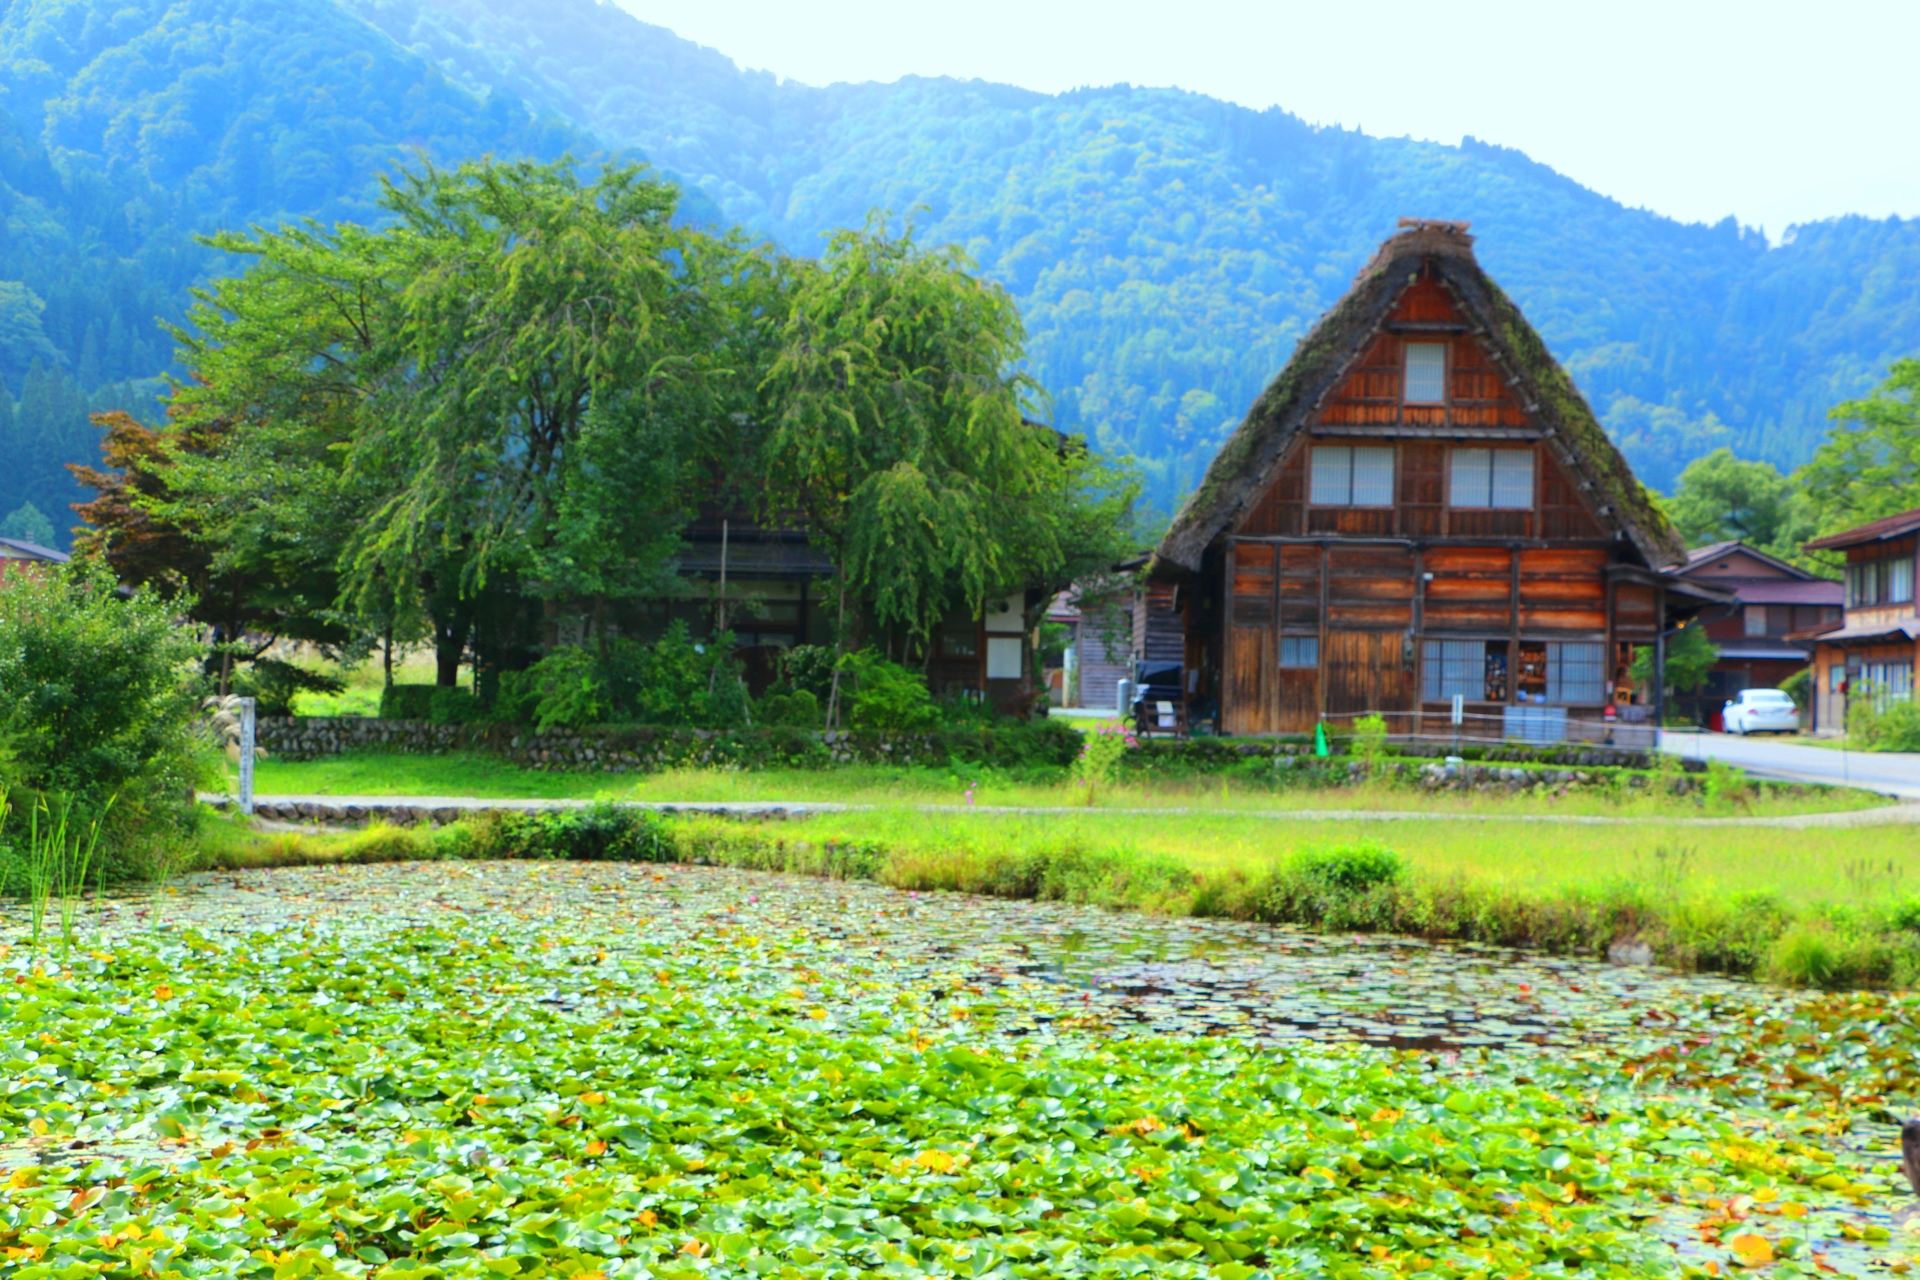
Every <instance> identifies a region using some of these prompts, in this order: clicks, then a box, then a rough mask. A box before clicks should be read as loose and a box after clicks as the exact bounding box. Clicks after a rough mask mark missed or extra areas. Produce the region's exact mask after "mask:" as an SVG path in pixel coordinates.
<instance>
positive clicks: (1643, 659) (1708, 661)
mask: <svg viewBox="0 0 1920 1280" xmlns="http://www.w3.org/2000/svg"><path fill="white" fill-rule="evenodd" d="M1718 661H1720V649H1719V647H1718V646H1717V645H1715V644H1714V643H1713V641H1712V640H1710V639H1708V638H1707V629H1706V628H1705V627H1703V626H1699V625H1697V624H1696V625H1694V626H1690V627H1684V628H1682V629H1681V630H1679V631H1676V632H1675V633H1674V634H1673V635H1671V636H1669V637H1667V653H1666V668H1667V688H1669V689H1671V690H1673V691H1674V692H1675V693H1692V692H1693V691H1694V690H1695V689H1698V688H1699V687H1700V686H1701V685H1703V684H1705V683H1706V682H1707V676H1708V674H1709V673H1710V672H1712V670H1713V664H1714V663H1716V662H1718ZM1632 671H1633V678H1634V679H1635V680H1636V681H1638V682H1639V683H1641V684H1647V685H1650V684H1652V683H1653V646H1652V645H1650V644H1643V645H1640V646H1638V647H1637V648H1635V649H1634V651H1633V668H1632Z"/></svg>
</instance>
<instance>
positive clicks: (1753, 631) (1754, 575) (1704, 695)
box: [1674, 542, 1844, 730]
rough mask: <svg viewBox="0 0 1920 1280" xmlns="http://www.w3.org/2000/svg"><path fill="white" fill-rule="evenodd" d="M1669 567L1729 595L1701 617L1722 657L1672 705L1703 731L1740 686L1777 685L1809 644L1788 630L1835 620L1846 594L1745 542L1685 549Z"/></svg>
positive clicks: (1715, 724) (1799, 665)
mask: <svg viewBox="0 0 1920 1280" xmlns="http://www.w3.org/2000/svg"><path fill="white" fill-rule="evenodd" d="M1674 573H1675V575H1677V576H1679V577H1684V578H1690V579H1692V580H1694V581H1696V582H1704V583H1708V584H1710V585H1712V586H1715V587H1720V588H1723V589H1730V590H1732V592H1733V593H1734V600H1735V603H1734V605H1733V606H1732V608H1731V610H1730V611H1728V612H1726V613H1724V614H1721V615H1720V616H1713V615H1709V616H1708V617H1707V620H1706V622H1705V623H1704V625H1705V627H1706V631H1707V638H1708V639H1710V640H1712V641H1713V643H1714V644H1715V645H1716V646H1718V647H1719V649H1720V661H1719V662H1717V663H1715V664H1714V668H1713V671H1712V673H1711V674H1709V675H1708V677H1707V683H1706V684H1705V685H1704V686H1702V687H1701V689H1700V690H1699V691H1698V692H1697V693H1695V694H1692V695H1688V696H1685V697H1681V698H1677V699H1675V702H1676V704H1677V709H1678V710H1680V711H1681V712H1682V713H1683V714H1689V713H1690V714H1692V715H1693V716H1694V718H1695V719H1696V720H1698V721H1699V722H1700V723H1701V724H1704V725H1706V727H1707V728H1709V729H1715V730H1717V729H1719V728H1720V727H1721V726H1720V710H1721V706H1722V704H1724V703H1725V702H1726V700H1727V699H1729V698H1731V697H1733V696H1734V695H1735V694H1737V693H1739V692H1740V691H1741V690H1742V689H1776V688H1778V687H1779V686H1780V682H1781V681H1783V680H1785V679H1786V678H1787V677H1789V676H1791V675H1793V674H1794V673H1795V672H1797V671H1800V670H1803V669H1804V668H1805V667H1806V665H1807V659H1808V656H1809V655H1810V654H1811V653H1812V652H1813V643H1812V642H1811V641H1810V640H1807V639H1804V638H1802V639H1797V640H1796V639H1789V638H1788V637H1789V636H1793V635H1801V636H1804V635H1805V634H1806V633H1808V632H1813V631H1818V630H1819V629H1821V628H1823V627H1826V626H1827V625H1828V624H1829V623H1837V622H1838V621H1839V620H1840V611H1841V606H1842V602H1843V597H1844V592H1843V590H1842V588H1841V585H1840V584H1839V583H1838V582H1834V581H1832V580H1831V579H1828V578H1822V577H1820V576H1819V575H1818V574H1814V573H1809V572H1808V571H1807V570H1805V569H1802V568H1800V567H1799V566H1798V565H1791V564H1788V563H1787V562H1786V561H1785V560H1780V559H1777V558H1775V557H1773V556H1770V555H1768V554H1767V553H1766V552H1764V551H1758V550H1755V549H1754V548H1753V547H1749V546H1748V545H1747V544H1746V543H1744V542H1716V543H1714V544H1713V545H1712V546H1710V547H1701V548H1699V549H1697V550H1694V551H1690V552H1688V553H1687V562H1686V564H1684V565H1682V566H1681V567H1680V568H1678V569H1675V570H1674ZM1714 612H1715V613H1716V614H1718V613H1719V612H1720V611H1718V610H1716V611H1714Z"/></svg>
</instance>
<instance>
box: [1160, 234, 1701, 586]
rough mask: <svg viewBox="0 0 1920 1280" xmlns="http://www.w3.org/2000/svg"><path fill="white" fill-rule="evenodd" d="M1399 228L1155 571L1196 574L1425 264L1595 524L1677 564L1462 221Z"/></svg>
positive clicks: (1596, 427)
mask: <svg viewBox="0 0 1920 1280" xmlns="http://www.w3.org/2000/svg"><path fill="white" fill-rule="evenodd" d="M1402 225H1403V226H1407V227H1408V229H1407V230H1404V231H1402V232H1400V234H1398V235H1396V236H1394V237H1393V238H1392V239H1390V240H1388V241H1387V242H1386V243H1385V244H1383V245H1381V246H1380V251H1379V252H1378V253H1376V254H1374V255H1373V260H1372V261H1370V262H1369V263H1367V265H1366V266H1365V267H1364V268H1362V269H1361V272H1360V275H1359V277H1358V278H1357V279H1355V281H1354V283H1353V287H1352V288H1351V289H1349V290H1348V291H1347V294H1346V296H1345V297H1343V298H1341V299H1340V301H1339V302H1338V303H1336V304H1335V305H1334V308H1333V310H1331V311H1329V312H1327V314H1326V315H1325V316H1323V317H1321V319H1320V323H1319V324H1317V325H1315V326H1314V328H1313V331H1312V332H1311V333H1309V334H1308V335H1307V336H1306V337H1305V338H1303V339H1301V341H1300V345H1299V346H1298V347H1296V348H1294V352H1293V358H1292V359H1291V360H1289V361H1288V362H1287V367H1286V368H1285V369H1282V370H1281V371H1280V376H1279V377H1277V378H1275V379H1274V380H1273V381H1272V382H1271V383H1269V384H1268V386H1267V389H1266V390H1265V391H1263V392H1261V393H1260V398H1259V399H1257V400H1255V401H1254V402H1253V408H1252V409H1250V410H1249V411H1248V412H1247V416H1246V420H1245V421H1243V422H1242V423H1241V424H1240V426H1239V427H1238V428H1236V429H1235V431H1234V433H1233V434H1232V435H1231V436H1229V437H1228V438H1227V442H1226V443H1225V444H1224V445H1222V446H1221V447H1220V452H1219V453H1218V454H1217V455H1215V457H1214V459H1213V465H1212V466H1210V467H1208V468H1207V476H1206V479H1205V480H1204V481H1202V482H1201V484H1200V487H1199V489H1198V490H1196V491H1195V492H1194V495H1193V497H1191V498H1189V499H1188V500H1187V504H1186V506H1184V507H1182V508H1181V509H1180V514H1179V515H1178V516H1176V517H1175V518H1174V521H1173V526H1172V528H1170V529H1169V530H1168V531H1167V536H1166V537H1165V538H1164V539H1163V540H1162V541H1161V543H1160V547H1159V549H1158V551H1157V552H1155V555H1154V568H1155V569H1156V570H1173V571H1176V572H1177V571H1181V570H1184V571H1187V572H1193V571H1195V570H1197V569H1198V568H1199V567H1200V561H1201V558H1202V557H1203V556H1204V555H1205V554H1206V550H1207V546H1208V544H1210V543H1211V542H1212V541H1213V540H1214V539H1215V538H1217V537H1219V536H1220V534H1221V533H1222V532H1224V531H1225V530H1226V529H1228V528H1229V527H1231V526H1232V524H1233V522H1234V521H1235V520H1236V519H1237V518H1238V517H1239V516H1240V514H1241V513H1242V512H1243V511H1245V510H1246V509H1247V508H1248V507H1249V506H1251V505H1252V504H1253V503H1255V502H1258V501H1259V499H1260V496H1261V495H1262V494H1263V493H1265V492H1266V490H1267V487H1268V485H1270V484H1271V483H1272V481H1273V477H1274V472H1275V469H1276V468H1277V467H1278V466H1279V464H1280V459H1281V457H1282V455H1283V454H1285V452H1286V450H1287V446H1288V445H1289V444H1290V443H1291V442H1292V440H1293V437H1294V435H1295V433H1297V432H1298V431H1299V430H1300V429H1301V428H1302V427H1303V426H1305V425H1306V424H1307V423H1308V421H1309V420H1310V419H1311V418H1312V417H1313V415H1314V413H1315V412H1316V411H1318V409H1319V408H1320V406H1321V404H1322V403H1323V402H1324V401H1325V400H1326V399H1327V397H1328V396H1330V395H1332V394H1333V392H1334V391H1335V389H1336V388H1338V387H1339V386H1340V384H1341V382H1342V381H1343V380H1344V379H1345V378H1346V375H1347V371H1348V369H1349V367H1350V366H1351V365H1352V363H1353V361H1354V360H1355V359H1356V358H1357V357H1358V356H1359V355H1360V353H1361V352H1362V351H1363V350H1364V349H1365V348H1366V346H1367V343H1368V342H1369V341H1370V340H1371V339H1372V337H1373V335H1374V333H1375V331H1376V330H1378V329H1379V328H1380V326H1381V325H1382V324H1383V323H1384V322H1385V320H1386V318H1387V315H1388V313H1389V312H1391V311H1392V310H1393V306H1394V304H1395V302H1397V301H1398V300H1399V298H1400V295H1401V294H1402V293H1403V292H1405V291H1406V289H1407V288H1408V286H1410V285H1411V284H1413V282H1414V281H1415V279H1417V278H1418V276H1419V274H1420V269H1421V267H1422V266H1426V267H1429V268H1431V270H1432V272H1433V276H1434V278H1435V279H1436V280H1437V281H1438V282H1439V283H1440V284H1441V286H1442V287H1443V288H1445V289H1446V290H1447V292H1448V293H1449V294H1451V295H1452V297H1453V299H1454V302H1455V304H1456V305H1457V306H1458V307H1459V308H1460V311H1461V313H1462V315H1463V316H1464V317H1465V319H1466V322H1467V326H1468V329H1469V331H1470V332H1471V333H1472V335H1473V336H1474V337H1475V338H1477V339H1479V341H1480V342H1481V343H1482V344H1483V345H1484V346H1485V348H1486V349H1487V352H1488V353H1489V355H1490V356H1492V358H1493V360H1494V362H1495V363H1496V364H1497V365H1498V366H1499V367H1500V369H1501V371H1502V372H1503V374H1504V375H1505V376H1506V378H1507V381H1508V383H1509V384H1510V385H1511V386H1512V388H1513V392H1514V397H1515V399H1517V400H1518V401H1519V402H1520V405H1521V407H1522V408H1523V409H1524V410H1525V411H1526V413H1527V416H1528V417H1529V419H1530V420H1531V421H1532V422H1533V424H1534V425H1535V426H1536V427H1538V428H1539V429H1540V431H1541V434H1542V435H1543V436H1544V437H1545V439H1546V443H1547V445H1548V447H1549V448H1551V449H1552V450H1553V451H1554V453H1555V454H1556V455H1557V456H1558V458H1559V460H1560V463H1561V465H1562V466H1564V467H1565V468H1566V469H1567V471H1568V472H1569V473H1570V474H1571V475H1572V476H1574V477H1575V478H1576V479H1579V480H1584V481H1589V482H1591V485H1592V488H1591V489H1590V490H1589V492H1590V493H1591V494H1593V495H1595V497H1594V506H1595V508H1596V511H1597V513H1598V515H1599V517H1600V520H1601V522H1602V523H1603V524H1606V525H1607V526H1609V527H1611V528H1613V529H1617V530H1619V531H1620V532H1621V533H1623V534H1624V535H1625V536H1626V537H1627V539H1628V540H1629V541H1630V542H1631V543H1632V544H1633V546H1634V547H1635V548H1636V549H1637V550H1638V551H1639V552H1640V554H1641V555H1642V556H1643V557H1644V558H1645V560H1646V562H1647V564H1649V565H1650V566H1654V567H1665V566H1668V565H1675V564H1680V563H1682V562H1684V561H1685V560H1686V554H1687V553H1686V546H1685V544H1684V543H1682V542H1681V540H1680V536H1679V535H1678V534H1677V533H1675V532H1674V529H1673V526H1672V525H1670V524H1668V523H1667V519H1666V517H1665V516H1663V515H1662V514H1661V513H1660V511H1659V509H1658V508H1656V507H1655V506H1654V505H1653V502H1652V500H1651V499H1650V498H1649V497H1648V495H1647V492H1646V490H1645V489H1643V488H1641V486H1640V482H1639V481H1638V480H1635V479H1634V477H1633V472H1632V471H1631V470H1630V469H1629V468H1628V466H1627V463H1626V459H1624V458H1622V457H1621V456H1620V452H1619V450H1617V449H1615V448H1614V447H1613V441H1611V440H1609V439H1608V438H1607V433H1606V431H1605V430H1604V429H1603V428H1602V427H1601V426H1600V422H1599V420H1598V419H1597V418H1595V417H1594V416H1593V410H1592V409H1591V408H1589V407H1588V406H1587V402H1586V399H1585V398H1584V397H1582V396H1581V394H1580V392H1579V390H1578V389H1577V388H1576V387H1575V386H1574V385H1573V379H1572V378H1570V377H1568V376H1567V371H1566V370H1565V369H1562V368H1561V367H1560V365H1559V363H1558V362H1557V361H1555V360H1554V358H1553V356H1552V355H1551V354H1549V353H1548V351H1547V344H1546V343H1545V342H1543V341H1541V339H1540V335H1539V334H1538V333H1536V332H1534V329H1533V326H1532V325H1530V324H1528V323H1527V321H1526V317H1524V316H1522V315H1521V314H1520V309H1519V308H1518V307H1516V306H1514V305H1513V303H1512V301H1510V300H1509V299H1508V298H1507V295H1506V294H1504V293H1502V292H1500V288H1499V286H1498V285H1496V284H1494V283H1493V281H1492V280H1490V279H1488V278H1487V274H1486V272H1484V271H1482V270H1481V269H1480V264H1479V263H1478V262H1476V261H1475V260H1474V256H1473V238H1472V237H1471V236H1469V235H1467V234H1466V227H1465V224H1464V223H1447V222H1413V223H1411V224H1409V223H1406V222H1403V224H1402Z"/></svg>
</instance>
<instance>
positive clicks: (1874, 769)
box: [1660, 731, 1920, 800]
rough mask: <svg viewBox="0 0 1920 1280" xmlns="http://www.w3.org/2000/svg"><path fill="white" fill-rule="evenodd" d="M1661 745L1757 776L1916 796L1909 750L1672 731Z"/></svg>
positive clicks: (1915, 757) (1919, 795)
mask: <svg viewBox="0 0 1920 1280" xmlns="http://www.w3.org/2000/svg"><path fill="white" fill-rule="evenodd" d="M1660 745H1661V746H1662V747H1664V748H1666V749H1667V750H1668V751H1673V752H1677V753H1679V754H1680V755H1684V756H1692V757H1694V758H1696V759H1706V760H1725V761H1726V762H1727V763H1728V764H1737V765H1739V766H1740V767H1741V768H1742V769H1745V770H1746V771H1747V772H1749V773H1751V774H1753V775H1754V776H1755V777H1757V778H1780V779H1785V780H1787V781H1791V782H1828V783H1836V784H1840V785H1844V786H1853V787H1864V788H1866V789H1867V790H1869V791H1878V792H1880V793H1882V794H1883V795H1890V796H1898V797H1899V798H1900V799H1902V800H1920V754H1916V753H1912V752H1901V751H1884V752H1883V751H1836V750H1834V749H1832V748H1830V747H1802V746H1795V745H1793V744H1792V743H1786V742H1779V741H1777V740H1775V739H1773V738H1736V737H1734V736H1733V735H1732V734H1728V733H1696V732H1675V731H1669V732H1666V733H1663V734H1661V735H1660Z"/></svg>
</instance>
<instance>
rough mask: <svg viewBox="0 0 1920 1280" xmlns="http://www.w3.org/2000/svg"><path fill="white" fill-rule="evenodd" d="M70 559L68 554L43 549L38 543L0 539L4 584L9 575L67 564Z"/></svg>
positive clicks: (47, 548) (0, 558)
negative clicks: (40, 567) (41, 567)
mask: <svg viewBox="0 0 1920 1280" xmlns="http://www.w3.org/2000/svg"><path fill="white" fill-rule="evenodd" d="M69 559H71V557H70V556H68V555H67V554H66V552H64V551H55V550H54V549H53V548H52V547H43V546H41V545H40V544H39V543H37V542H22V541H21V540H20V539H18V538H0V582H4V581H5V580H6V577H7V575H8V574H9V573H19V572H23V571H27V570H29V569H32V568H35V567H38V566H40V565H49V564H65V563H67V561H68V560H69Z"/></svg>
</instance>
